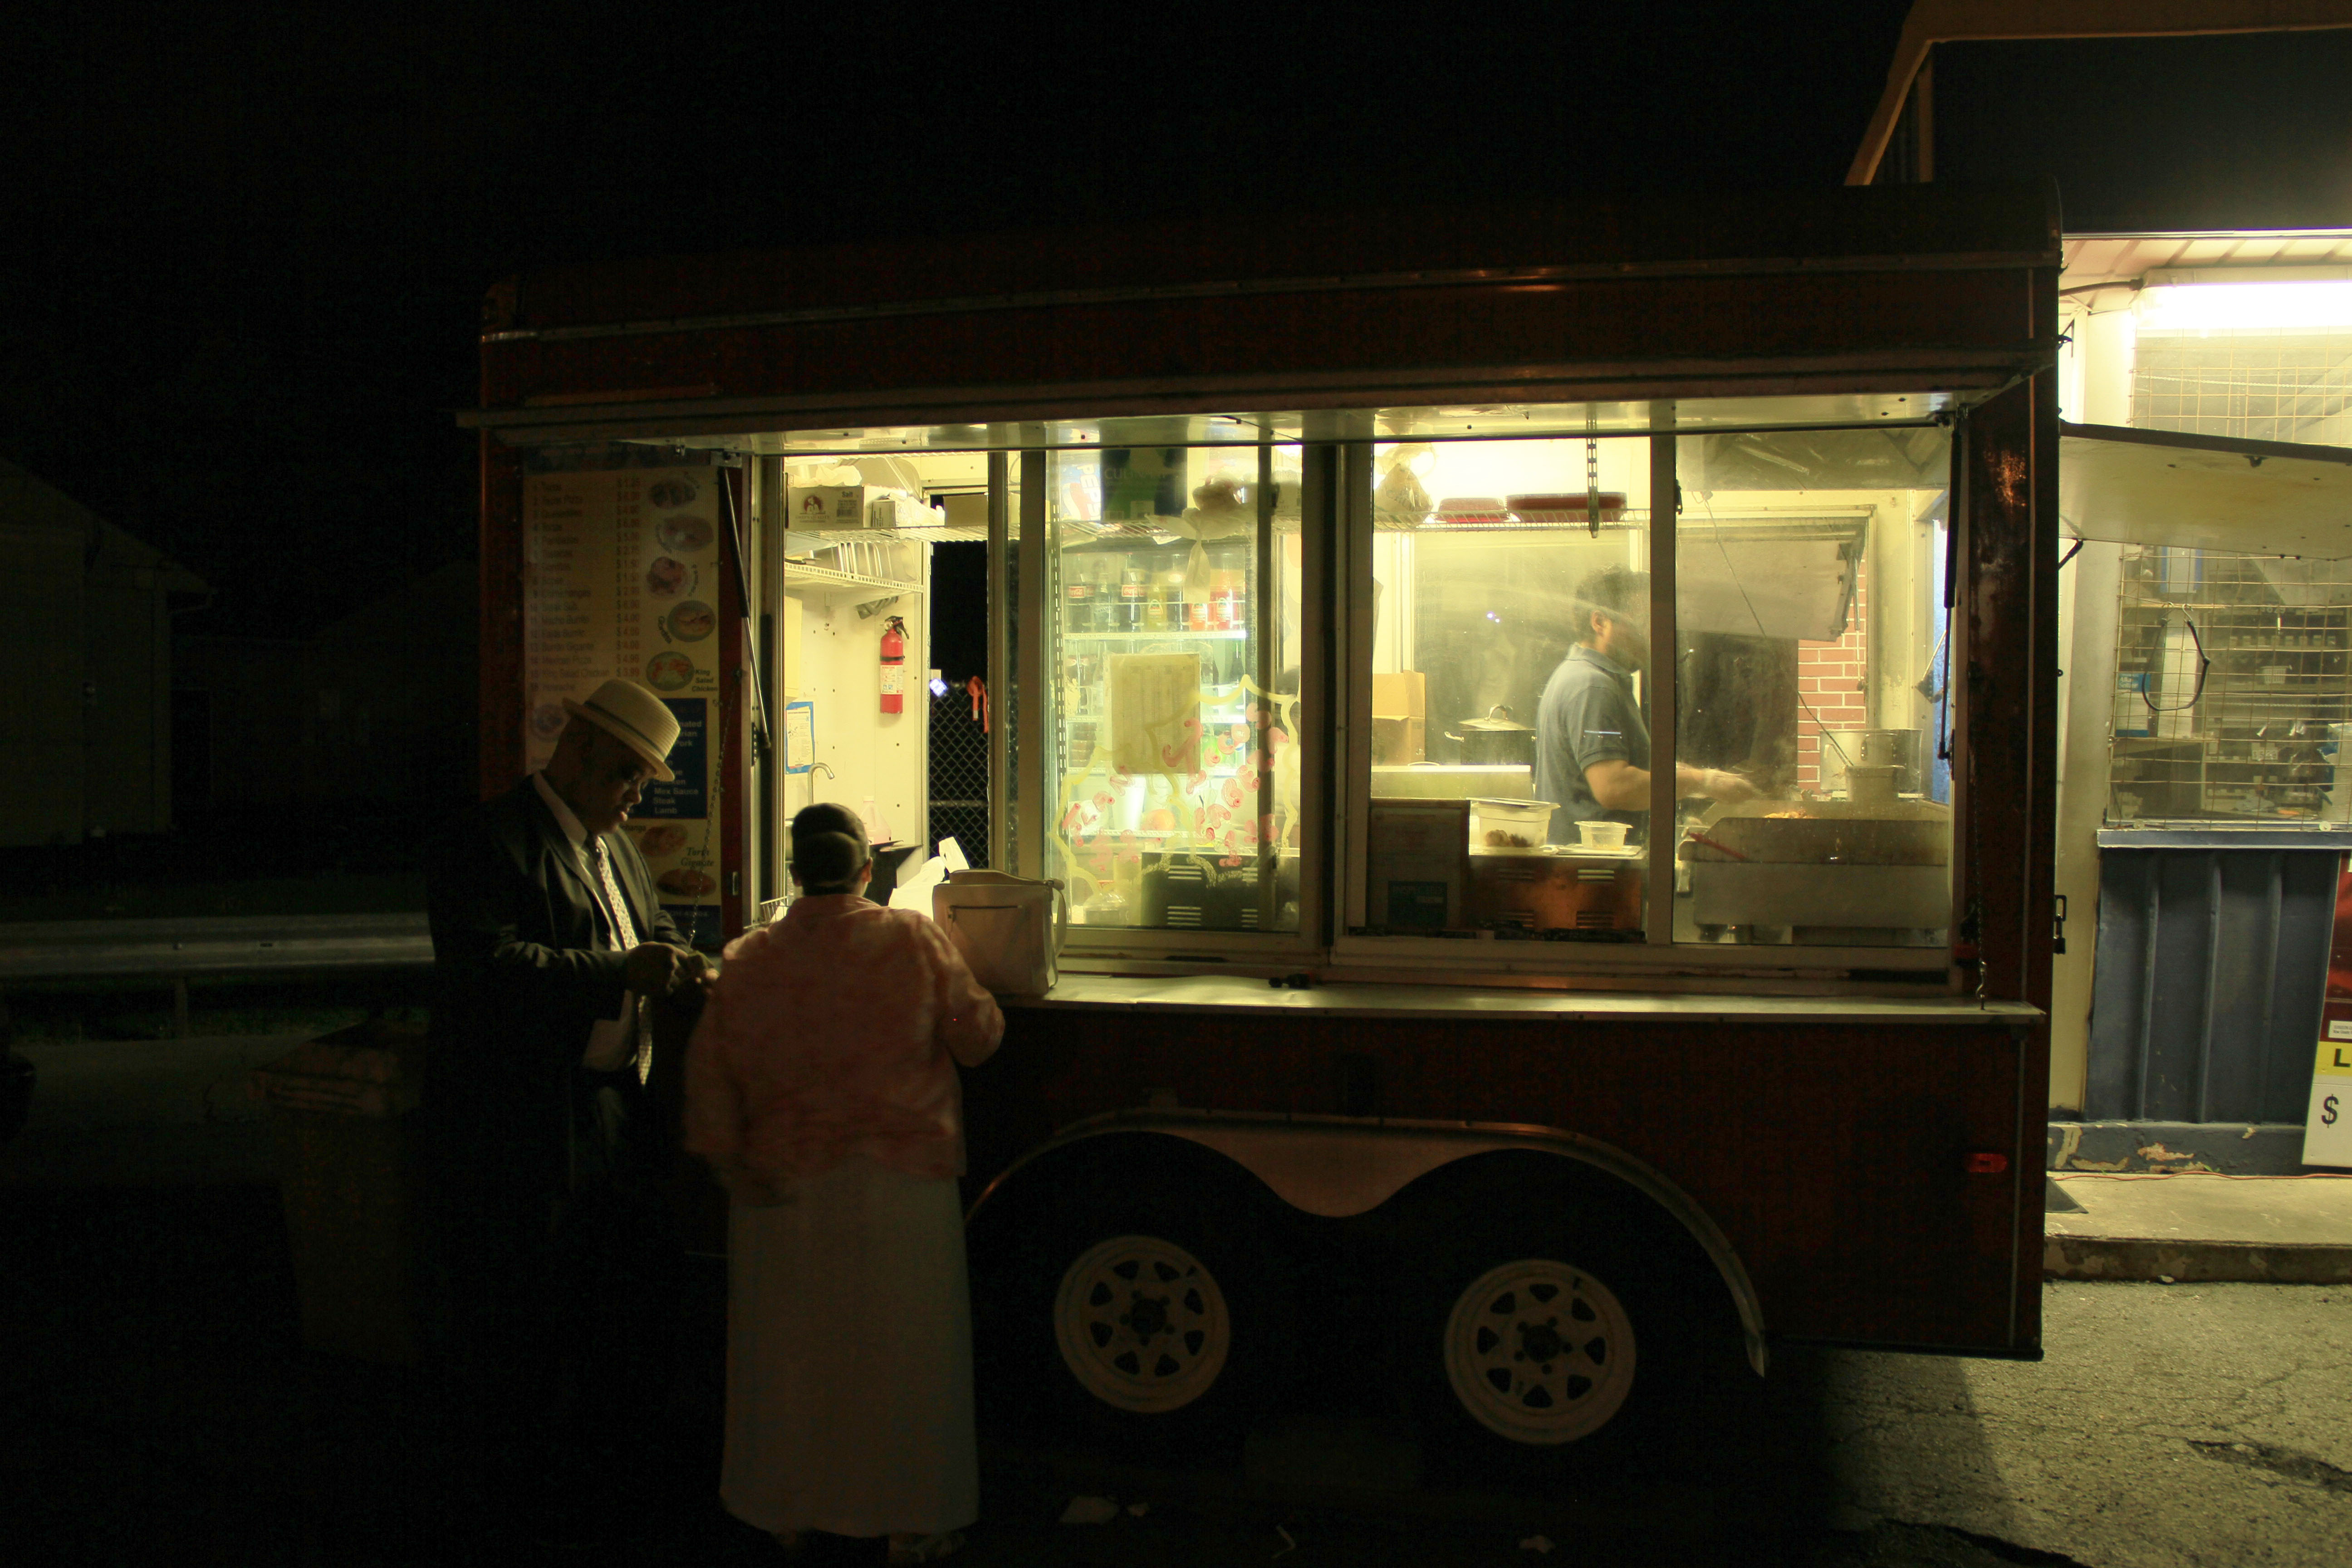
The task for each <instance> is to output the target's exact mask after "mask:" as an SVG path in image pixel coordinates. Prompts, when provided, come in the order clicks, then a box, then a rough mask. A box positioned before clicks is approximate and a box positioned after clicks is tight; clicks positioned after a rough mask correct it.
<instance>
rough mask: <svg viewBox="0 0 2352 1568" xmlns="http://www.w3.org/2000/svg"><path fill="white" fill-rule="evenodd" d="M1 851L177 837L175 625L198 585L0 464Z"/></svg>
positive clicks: (199, 596)
mask: <svg viewBox="0 0 2352 1568" xmlns="http://www.w3.org/2000/svg"><path fill="white" fill-rule="evenodd" d="M0 559H5V561H6V562H7V563H8V570H7V572H6V573H5V574H0V668H5V669H6V671H7V672H8V693H7V700H5V702H0V752H5V755H6V756H7V758H8V763H9V765H8V767H7V768H6V769H5V773H0V847H22V846H29V845H65V844H78V843H79V842H81V841H82V840H83V839H85V838H96V837H109V836H111V835H118V834H138V833H161V832H163V831H164V830H165V829H167V828H169V827H170V826H172V820H173V818H172V796H173V790H172V780H173V705H172V698H171V692H172V614H173V611H174V610H178V609H187V608H194V607H195V606H196V605H201V604H202V603H203V602H204V600H205V595H207V594H208V593H209V590H208V589H207V588H206V587H205V583H204V581H203V579H201V578H199V577H197V576H196V575H195V574H194V573H192V572H190V571H188V570H187V569H186V568H184V567H183V566H180V565H179V564H177V563H174V562H173V561H171V560H169V559H167V558H166V557H165V556H163V554H162V553H161V552H158V551H156V550H153V549H151V548H150V547H149V546H147V545H145V544H142V543H141V542H139V541H138V540H136V539H133V538H131V535H129V534H127V533H125V532H124V531H122V530H121V529H120V528H117V527H116V526H114V525H113V524H112V523H110V522H109V521H106V520H105V519H104V518H102V517H100V516H99V515H98V514H97V513H96V512H93V511H91V510H89V508H88V507H85V506H83V505H82V504H81V503H79V501H77V500H74V499H73V498H72V497H70V496H68V495H66V494H65V493H64V492H63V491H61V490H58V489H56V488H55V487H54V486H51V485H48V484H46V483H44V482H42V481H41V480H40V479H37V478H35V477H34V476H33V475H31V474H29V473H26V471H25V470H24V469H22V468H17V467H16V465H14V464H12V463H8V462H6V461H5V460H0Z"/></svg>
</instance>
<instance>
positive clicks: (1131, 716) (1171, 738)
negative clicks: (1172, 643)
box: [1108, 653, 1201, 774]
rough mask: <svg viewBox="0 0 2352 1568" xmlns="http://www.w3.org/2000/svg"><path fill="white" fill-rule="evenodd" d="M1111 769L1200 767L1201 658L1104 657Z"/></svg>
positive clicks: (1174, 770) (1181, 655) (1164, 655)
mask: <svg viewBox="0 0 2352 1568" xmlns="http://www.w3.org/2000/svg"><path fill="white" fill-rule="evenodd" d="M1108 663H1109V667H1110V668H1109V672H1108V673H1109V677H1110V757H1111V766H1112V767H1114V768H1117V769H1118V770H1120V771H1122V772H1125V773H1187V774H1189V773H1198V772H1199V771H1200V768H1201V656H1200V655H1199V654H1197V653H1115V654H1113V655H1111V656H1110V658H1109V661H1108Z"/></svg>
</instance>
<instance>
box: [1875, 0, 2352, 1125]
mask: <svg viewBox="0 0 2352 1568" xmlns="http://www.w3.org/2000/svg"><path fill="white" fill-rule="evenodd" d="M2346 27H2352V6H2347V5H2343V4H2340V3H2336V0H2294V3H2292V4H2276V3H2273V0H2208V3H2206V4H2202V5H2194V6H2165V7H2148V6H2114V5H2096V4H2044V5H2002V4H1983V3H1981V0H1918V3H1917V4H1916V5H1913V7H1912V9H1911V12H1910V15H1909V16H1908V18H1907V19H1906V23H1905V26H1904V32H1903V37H1902V39H1901V42H1900V43H1899V44H1898V46H1897V47H1896V50H1895V58H1894V59H1893V60H1892V62H1891V63H1890V67H1889V70H1888V75H1887V84H1886V90H1885V95H1884V96H1883V97H1882V98H1881V100H1880V102H1879V104H1878V108H1877V111H1876V113H1875V114H1874V116H1873V119H1872V121H1871V124H1870V127H1869V129H1868V131H1867V132H1865V134H1864V138H1863V141H1862V143H1861V145H1860V147H1859V148H1858V149H1857V151H1856V153H1855V156H1854V160H1853V166H1852V168H1851V169H1850V171H1849V173H1848V175H1847V180H1848V183H1849V184H1927V183H1928V182H1931V181H1933V180H1935V179H1936V178H1937V171H1938V164H1939V158H1940V160H1941V161H1942V163H1943V164H1944V165H1945V167H1946V172H1947V173H1948V174H1949V173H1951V172H1953V171H1955V170H1957V172H1958V174H1959V175H1960V176H1961V177H1963V178H1977V179H1983V178H1994V177H2003V176H2008V177H2016V176H2022V175H2040V176H2044V177H2053V178H2055V179H2056V180H2057V181H2058V183H2059V185H2060V188H2061V191H2062V192H2066V191H2067V188H2068V186H2069V184H2074V185H2075V186H2076V187H2078V188H2087V189H2090V190H2093V191H2095V193H2096V195H2095V196H2094V198H2093V202H2094V205H2096V204H2097V203H2098V202H2104V203H2105V205H2106V210H2109V211H2114V212H2117V213H2123V212H2128V213H2129V214H2131V215H2132V217H2131V219H2130V220H2129V222H2128V223H2127V224H2126V222H2117V221H2113V220H2112V219H2111V220H2110V221H2109V222H2108V223H2106V224H2104V225H2100V226H2101V227H2106V228H2112V229H2115V230H2119V231H2120V230H2124V229H2126V227H2128V229H2129V232H2098V233H2094V232H2073V233H2070V234H2069V235H2068V237H2067V238H2066V241H2065V267H2064V270H2063V274H2062V275H2061V278H2060V281H2059V288H2060V299H2059V308H2060V320H2061V324H2062V328H2063V336H2062V350H2061V359H2060V374H2059V384H2060V390H2059V409H2058V414H2059V416H2060V418H2061V420H2063V422H2064V424H2063V426H2062V432H2063V433H2062V437H2061V441H2060V447H2061V450H2060V461H2059V463H2058V465H2057V468H2058V471H2059V474H2060V476H2061V481H2060V483H2061V488H2060V494H2059V496H2058V498H2057V499H2058V505H2059V512H2060V516H2061V519H2062V530H2063V533H2064V535H2065V537H2066V540H2067V549H2068V554H2067V556H2066V559H2065V563H2064V565H2063V569H2062V570H2061V572H2060V574H2059V583H2058V588H2059V605H2060V630H2059V637H2060V662H2061V664H2062V665H2063V668H2064V669H2065V670H2066V679H2065V680H2064V681H2063V684H2062V687H2061V690H2060V697H2059V703H2060V708H2059V721H2060V724H2061V726H2062V728H2063V743H2062V746H2061V750H2060V757H2059V775H2060V776H2059V783H2058V797H2057V824H2056V834H2057V842H2056V846H2055V854H2056V880H2057V892H2058V895H2059V898H2060V900H2061V903H2060V909H2061V910H2062V918H2063V916H2064V915H2071V916H2072V917H2073V918H2072V920H2071V921H2070V922H2068V925H2067V927H2066V935H2067V938H2068V940H2066V941H2065V942H2064V944H2063V946H2061V947H2060V949H2059V951H2058V953H2057V956H2056V958H2055V960H2054V962H2053V974H2052V999H2051V1053H2050V1062H2051V1081H2050V1104H2051V1107H2052V1110H2051V1116H2052V1121H2053V1129H2052V1132H2053V1138H2052V1151H2053V1163H2061V1162H2062V1161H2064V1160H2071V1159H2073V1158H2074V1157H2075V1156H2076V1155H2077V1153H2078V1152H2079V1155H2080V1157H2081V1158H2082V1159H2084V1160H2086V1161H2089V1160H2096V1161H2100V1162H2103V1164H2102V1168H2126V1167H2127V1168H2134V1169H2138V1168H2150V1167H2152V1168H2158V1169H2166V1168H2170V1169H2180V1168H2191V1167H2194V1166H2199V1165H2210V1166H2212V1167H2213V1168H2215V1169H2222V1170H2233V1169H2234V1170H2255V1169H2280V1168H2285V1169H2293V1168H2296V1166H2295V1162H2296V1160H2297V1159H2298V1157H2299V1156H2298V1153H2297V1151H2299V1149H2300V1148H2301V1144H2302V1137H2303V1128H2302V1125H2301V1122H2302V1120H2303V1117H2304V1113H2305V1099H2306V1095H2307V1092H2308V1089H2309V1085H2310V1073H2311V1067H2310V1051H2311V1042H2312V1039H2313V1037H2314V1031H2315V1028H2316V1027H2317V1020H2318V1017H2319V1006H2320V999H2321V994H2322V991H2323V987H2324V984H2325V982H2326V966H2327V952H2328V936H2329V931H2330V926H2331V922H2332V921H2333V919H2334V914H2335V906H2336V872H2337V866H2338V863H2339V860H2340V858H2341V856H2342V854H2343V852H2344V850H2345V849H2346V847H2347V845H2352V769H2347V767H2346V766H2345V765H2344V763H2345V762H2346V757H2345V754H2344V749H2343V745H2342V742H2344V741H2347V740H2352V226H2340V225H2347V224H2352V211H2347V210H2345V208H2346V203H2345V201H2344V200H2343V193H2345V192H2347V191H2352V162H2347V155H2346V153H2345V149H2344V146H2343V143H2342V140H2341V137H2340V134H2339V135H2337V136H2336V137H2335V138H2334V139H2333V140H2332V142H2331V141H2330V140H2329V139H2327V138H2326V137H2318V138H2314V137H2311V136H2308V135H2306V136H2304V137H2302V138H2300V139H2298V138H2297V137H2296V136H2295V135H2294V132H2293V131H2292V129H2291V128H2292V127H2294V126H2296V125H2298V124H2302V123H2304V122H2303V121H2298V120H2297V119H2295V118H2294V114H2293V113H2292V112H2291V111H2292V110H2294V108H2295V107H2296V105H2295V104H2294V102H2293V101H2292V99H2293V94H2292V92H2291V91H2288V90H2287V89H2284V88H2282V90H2281V94H2280V97H2279V100H2278V102H2277V104H2276V108H2277V110H2278V112H2277V113H2274V114H2272V115H2269V116H2267V117H2265V119H2264V121H2263V123H2260V124H2252V123H2250V124H2245V125H2242V126H2238V127H2234V128H2233V132H2234V134H2233V137H2232V144H2231V146H2230V147H2229V148H2228V149H2227V150H2226V151H2225V152H2223V153H2217V154H2215V160H2214V161H2208V162H2205V163H2199V162H2198V161H2197V159H2196V158H2194V157H2184V156H2183V155H2182V153H2181V149H2182V148H2183V147H2184V145H2187V144H2190V143H2193V142H2195V140H2196V138H2195V135H2194V134H2193V132H2195V130H2196V128H2198V127H2200V126H2205V127H2206V128H2207V129H2208V131H2210V120H2208V119H2201V118H2200V116H2210V114H2211V112H2212V103H2211V102H2209V101H2199V100H2183V99H2180V98H2179V97H2174V96H2167V95H2165V94H2161V93H2158V94H2150V95H2148V96H2147V97H2146V98H2145V99H2144V100H2139V101H2137V102H2134V103H2132V104H2131V105H2130V107H2129V108H2128V109H2127V110H2125V109H2120V108H2118V107H2117V104H2118V101H2119V100H2117V98H2116V95H2115V87H2114V83H2113V82H2110V81H2104V80H2097V79H2095V77H2096V76H2097V75H2098V74H2099V72H2100V70H2101V68H2105V70H2106V71H2108V72H2109V73H2112V72H2113V68H2115V67H2116V65H2118V64H2119V63H2122V62H2124V61H2125V60H2126V58H2131V57H2127V55H2126V53H2124V52H2121V51H2126V50H2130V49H2152V48H2158V47H2161V48H2165V49H2174V50H2196V51H2201V53H2202V55H2203V57H2204V58H2208V59H2210V60H2212V61H2214V62H2216V63H2217V64H2220V63H2221V62H2222V61H2223V58H2224V56H2225V55H2226V56H2227V68H2228V70H2229V71H2231V72H2242V71H2243V70H2244V69H2245V68H2246V66H2247V63H2248V61H2249V60H2251V59H2252V58H2255V56H2254V54H2253V53H2250V52H2249V50H2250V48H2251V49H2253V50H2259V49H2262V48H2264V47H2268V46H2260V45H2254V46H2248V47H2241V46H2240V45H2239V44H2235V43H2229V42H2226V41H2224V40H2223V39H2222V38H2221V36H2222V35H2231V34H2237V35H2257V34H2265V33H2267V34H2275V35H2284V34H2305V35H2309V34H2313V33H2317V32H2324V31H2332V30H2339V29H2343V28H2346ZM2150 38H2171V39H2173V40H2174V41H2173V42H2171V43H2169V44H2165V45H2160V46H2158V45H2145V46H2143V45H2134V44H2126V43H2119V42H2117V41H2118V40H2132V39H2150ZM2274 41H2275V42H2276V43H2277V44H2278V46H2279V47H2289V46H2288V44H2287V41H2286V40H2284V38H2281V39H2277V40H2274ZM1979 46H1990V47H1992V48H1993V49H1995V50H1997V51H2007V52H2006V53H2005V54H2000V55H1999V56H1998V58H2005V59H2007V60H2009V61H2010V62H2011V64H2016V63H2019V62H2020V61H2021V60H2022V59H2023V58H2025V57H2024V56H2023V55H2021V53H2020V52H2019V51H2023V50H2031V51H2032V52H2033V56H2034V58H2049V59H2052V60H2055V59H2056V58H2059V52H2060V51H2063V50H2068V49H2072V50H2074V54H2073V56H2072V57H2071V59H2072V63H2073V64H2074V67H2076V68H2078V72H2079V73H2080V74H2079V75H2078V78H2077V81H2078V83H2079V86H2078V88H2077V89H2076V90H2075V91H2074V92H2073V93H2070V94H2069V95H2067V96H2069V97H2071V98H2080V99H2083V100H2085V101H2091V100H2095V101H2097V102H2098V103H2100V104H2102V105H2105V106H2106V108H2105V110H2104V111H2105V112H2108V113H2109V114H2110V115H2111V116H2112V122H2111V123H2108V124H2106V125H2105V126H2104V127H2103V130H2104V132H2105V134H2104V135H2103V137H2102V138H2101V139H2100V141H2101V145H2102V147H2103V148H2105V149H2113V148H2116V147H2125V148H2132V149H2136V150H2137V157H2136V160H2134V161H2129V162H2127V163H2126V164H2125V165H2116V166H2105V165H2101V164H2100V163H2098V162H2097V160H2098V157H2099V156H2100V155H2101V154H2100V153H2097V152H2095V151H2094V150H2093V149H2091V148H2090V147H2089V146H2087V145H2085V144H2084V143H2081V142H2079V141H2078V142H2075V143H2073V144H2072V153H2073V155H2074V157H2075V158H2076V160H2077V161H2078V163H2079V165H2080V166H2079V167H2070V166H2066V163H2065V159H2064V157H2063V155H2061V154H2059V153H2056V152H2055V151H2052V152H2050V153H2046V154H2041V155H2032V158H2033V161H2032V164H2031V166H2030V167H2029V166H2021V165H2020V164H2019V163H2017V159H2018V157H2019V156H2020V154H2019V153H2018V151H2017V149H2019V148H2027V147H2032V145H2033V144H2034V143H2033V136H2034V134H2036V133H2037V132H2039V133H2044V134H2046V133H2049V132H2052V131H2053V130H2054V129H2055V128H2056V127H2057V126H2058V125H2060V124H2061V123H2062V121H2063V116H2064V115H2065V114H2066V113H2067V112H2068V111H2069V110H2073V109H2078V108H2079V107H2080V105H2078V104H2073V103H2060V102H2055V101H2053V102H2050V103H2048V104H2046V105H2043V106H2042V108H2040V109H2038V110H2034V122H2033V124H2034V128H2033V129H2027V128H2023V127H2021V126H2019V125H2017V124H2015V123H2006V124H2002V125H2000V127H1999V130H1998V132H1997V133H1992V134H1988V131H1989V122H1990V121H1991V120H1993V119H1997V118H1998V117H1999V116H2000V115H2002V114H2010V115H2011V116H2012V117H2013V115H2014V113H2015V111H2016V110H2017V109H2018V105H2017V104H2016V103H2015V102H2010V103H2007V104H2005V105H2000V106H1999V107H1997V108H1990V109H1989V106H1988V103H1987V102H1983V101H1975V100H1971V99H1970V98H1969V97H1968V96H1966V95H1965V89H1963V93H1962V94H1961V95H1958V96H1956V95H1955V93H1954V91H1953V88H1954V84H1955V82H1973V83H1974V85H1975V89H1976V93H1977V95H1978V96H1979V98H1983V99H1989V100H1999V99H2000V96H2001V94H2002V92H2003V91H2005V90H2007V89H2006V88H2004V87H1999V86H1996V85H1995V84H1994V82H1993V79H1991V78H1990V76H1989V75H1988V74H1987V67H1986V64H1985V60H1986V57H1985V56H1983V55H1979V56H1977V57H1974V63H1973V65H1972V66H1971V65H1970V57H1968V56H1967V55H1966V54H1965V51H1967V50H1969V49H1971V48H1977V47H1979ZM2293 47H2297V48H2298V49H2302V50H2303V51H2304V52H2305V53H2308V52H2310V50H2309V47H2307V46H2303V45H2295V46H2293ZM1956 49H1958V50H1959V51H1963V53H1962V55H1961V58H1957V59H1956V58H1952V57H1953V56H1954V52H1955V50H1956ZM1938 58H1944V59H1946V61H1947V63H1948V65H1950V66H1952V67H1954V70H1953V71H1951V72H1949V73H1948V75H1947V77H1946V79H1945V81H1944V90H1945V94H1946V96H1945V99H1944V100H1943V101H1942V102H1941V104H1940V105H1939V102H1938V99H1937V90H1938V87H1937V69H1936V67H1937V59H1938ZM2152 58H2153V57H2152V56H2147V55H2142V56H2139V57H2137V63H2138V64H2139V65H2142V66H2145V65H2147V63H2148V62H2149V60H2150V59H2152ZM2267 58H2271V59H2272V60H2273V62H2278V61H2280V59H2281V57H2280V56H2278V55H2277V54H2276V53H2275V52H2273V53H2272V54H2271V55H2269V56H2268V57H2267ZM2172 63H2173V64H2174V65H2176V66H2177V65H2178V63H2179V62H2178V61H2177V60H2176V61H2174V62H2172ZM1963 66H1969V67H1970V68H1968V69H1961V67H1963ZM2232 79H2235V78H2232ZM2221 101H2231V100H2229V99H2228V97H2227V95H2226V94H2225V95H2222V97H2221ZM1939 114H1940V115H1941V116H1942V120H1941V123H1940V124H1939V118H1938V117H1939ZM1954 126H1958V128H1959V129H1958V132H1957V133H1953V132H1952V131H1951V128H1952V127H1954ZM1971 128H1973V130H1974V132H1975V134H1976V136H1977V137H1978V140H1977V141H1974V142H1972V141H1971V140H1970V135H1971ZM1939 135H1941V136H1943V138H1944V140H1945V142H1946V145H1945V146H1943V147H1942V148H1940V149H1939V147H1938V137H1939ZM2054 145H2055V143H2054V142H2053V147H2054ZM2117 167H2128V168H2129V169H2130V170H2131V171H2132V172H2131V174H2130V175H2129V176H2128V177H2126V178H2123V179H2122V180H2121V182H2120V184H2119V183H2118V175H2117V173H2116V169H2117ZM2224 170H2227V171H2231V172H2232V173H2233V174H2234V177H2215V176H2216V174H2217V173H2218V172H2220V171H2224ZM2284 171H2298V172H2299V174H2300V177H2296V178H2290V177H2287V175H2286V174H2284ZM2126 190H2128V191H2129V192H2130V193H2131V194H2130V195H2128V196H2126V195H2124V193H2125V192H2126ZM2283 191H2284V192H2285V195H2282V192H2283ZM2070 194H2071V193H2070ZM2119 197H2120V198H2122V199H2121V200H2120V201H2119ZM2283 224H2305V225H2309V226H2300V227H2284V226H2282V225H2283ZM2070 227H2071V226H2070ZM2084 227H2088V226H2084ZM2101 1124H2104V1128H2103V1130H2102V1129H2101ZM2101 1140H2103V1142H2102V1141H2101ZM2092 1142H2099V1146H2098V1147H2097V1148H2093V1147H2092V1146H2091V1143H2092ZM2062 1145H2063V1153H2062ZM2116 1161H2120V1162H2121V1164H2120V1165H2117V1164H2116V1163H2114V1162H2116Z"/></svg>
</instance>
